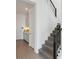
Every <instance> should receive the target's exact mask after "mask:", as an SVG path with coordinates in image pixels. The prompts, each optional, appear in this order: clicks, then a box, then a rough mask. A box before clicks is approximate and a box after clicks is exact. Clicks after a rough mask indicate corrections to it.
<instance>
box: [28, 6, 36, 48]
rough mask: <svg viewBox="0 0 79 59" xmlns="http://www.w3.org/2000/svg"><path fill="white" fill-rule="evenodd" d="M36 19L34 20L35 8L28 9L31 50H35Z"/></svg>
mask: <svg viewBox="0 0 79 59" xmlns="http://www.w3.org/2000/svg"><path fill="white" fill-rule="evenodd" d="M35 22H36V19H35V6H33V7H32V8H30V9H29V27H30V32H29V45H30V46H31V47H32V48H35V26H36V24H35Z"/></svg>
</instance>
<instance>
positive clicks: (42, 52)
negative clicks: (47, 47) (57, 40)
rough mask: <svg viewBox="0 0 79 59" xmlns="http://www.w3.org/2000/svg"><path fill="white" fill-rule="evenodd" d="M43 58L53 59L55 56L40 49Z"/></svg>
mask: <svg viewBox="0 0 79 59" xmlns="http://www.w3.org/2000/svg"><path fill="white" fill-rule="evenodd" d="M39 53H40V54H41V55H42V56H44V57H45V58H49V59H52V58H53V56H52V55H50V54H48V53H47V52H46V51H44V50H42V49H40V52H39Z"/></svg>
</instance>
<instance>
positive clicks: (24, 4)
mask: <svg viewBox="0 0 79 59" xmlns="http://www.w3.org/2000/svg"><path fill="white" fill-rule="evenodd" d="M34 38H35V3H34V2H31V1H22V0H16V40H17V41H19V40H20V41H26V42H27V43H28V44H29V46H31V47H32V48H33V49H34V48H35V39H34Z"/></svg>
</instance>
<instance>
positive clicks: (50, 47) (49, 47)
mask: <svg viewBox="0 0 79 59" xmlns="http://www.w3.org/2000/svg"><path fill="white" fill-rule="evenodd" d="M43 46H45V47H47V48H48V49H50V50H51V51H52V50H53V47H52V46H48V45H43Z"/></svg>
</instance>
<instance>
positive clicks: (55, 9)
mask: <svg viewBox="0 0 79 59" xmlns="http://www.w3.org/2000/svg"><path fill="white" fill-rule="evenodd" d="M50 3H51V5H52V7H53V9H54V11H53V12H54V15H55V17H57V8H56V7H55V5H54V3H53V2H52V0H50Z"/></svg>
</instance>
